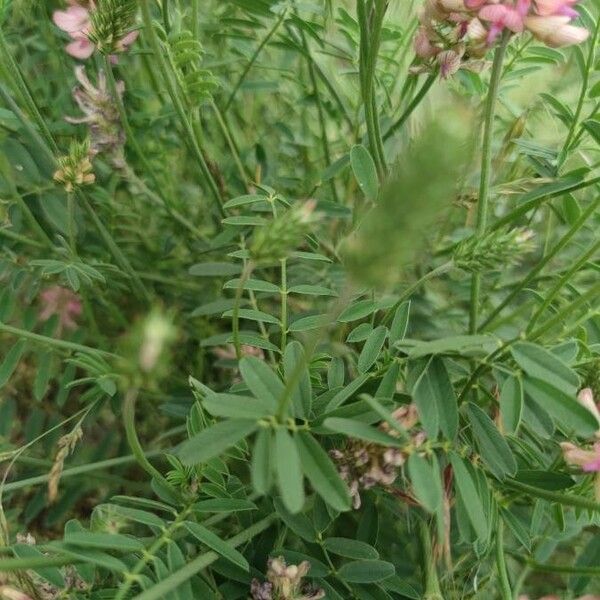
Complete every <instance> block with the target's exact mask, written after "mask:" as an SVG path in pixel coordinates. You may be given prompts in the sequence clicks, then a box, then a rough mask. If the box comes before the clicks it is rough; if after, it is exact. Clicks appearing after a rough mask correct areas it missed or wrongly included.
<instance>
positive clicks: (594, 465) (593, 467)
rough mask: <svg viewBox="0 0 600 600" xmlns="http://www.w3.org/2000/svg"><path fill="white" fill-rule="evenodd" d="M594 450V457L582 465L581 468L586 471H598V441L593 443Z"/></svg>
mask: <svg viewBox="0 0 600 600" xmlns="http://www.w3.org/2000/svg"><path fill="white" fill-rule="evenodd" d="M594 452H595V453H596V457H595V458H594V459H593V460H591V461H590V462H587V463H585V464H584V465H582V467H581V470H582V471H585V472H586V473H594V472H596V473H600V443H598V442H597V443H595V444H594Z"/></svg>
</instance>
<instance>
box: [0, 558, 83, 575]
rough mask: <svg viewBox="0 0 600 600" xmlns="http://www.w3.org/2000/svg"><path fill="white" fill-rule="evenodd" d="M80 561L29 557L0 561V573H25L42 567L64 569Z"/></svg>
mask: <svg viewBox="0 0 600 600" xmlns="http://www.w3.org/2000/svg"><path fill="white" fill-rule="evenodd" d="M80 562H81V560H78V559H76V558H72V557H66V556H64V557H63V556H31V557H25V558H2V559H0V571H2V572H6V571H8V572H11V571H25V570H28V569H38V568H39V569H41V568H43V567H64V566H66V565H73V564H77V563H80Z"/></svg>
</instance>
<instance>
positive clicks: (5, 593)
mask: <svg viewBox="0 0 600 600" xmlns="http://www.w3.org/2000/svg"><path fill="white" fill-rule="evenodd" d="M0 598H2V599H3V600H33V598H32V597H31V596H28V595H27V594H26V593H25V592H21V591H20V590H17V589H16V588H14V587H11V586H8V585H1V586H0Z"/></svg>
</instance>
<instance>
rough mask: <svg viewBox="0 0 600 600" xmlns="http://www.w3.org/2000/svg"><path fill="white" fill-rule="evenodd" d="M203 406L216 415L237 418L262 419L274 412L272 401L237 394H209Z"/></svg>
mask: <svg viewBox="0 0 600 600" xmlns="http://www.w3.org/2000/svg"><path fill="white" fill-rule="evenodd" d="M202 406H203V407H204V408H205V409H206V411H207V412H209V413H210V414H211V415H213V416H215V417H231V418H235V419H262V418H263V417H266V416H268V415H270V414H272V412H273V411H272V406H271V403H270V402H264V401H263V400H262V399H260V398H254V397H248V396H236V395H235V394H214V393H212V394H208V395H207V396H206V398H205V399H204V401H203V402H202Z"/></svg>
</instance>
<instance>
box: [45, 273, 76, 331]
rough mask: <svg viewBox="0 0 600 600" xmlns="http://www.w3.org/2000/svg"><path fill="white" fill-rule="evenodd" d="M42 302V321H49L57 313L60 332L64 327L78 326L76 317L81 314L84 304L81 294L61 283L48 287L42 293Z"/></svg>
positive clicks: (72, 327) (73, 327) (74, 327)
mask: <svg viewBox="0 0 600 600" xmlns="http://www.w3.org/2000/svg"><path fill="white" fill-rule="evenodd" d="M40 304H41V310H40V313H39V318H40V320H41V321H47V320H48V319H49V318H50V317H52V316H53V315H57V316H58V330H59V332H61V331H62V330H63V329H76V328H77V322H76V321H75V319H76V318H77V317H79V316H80V315H81V313H82V311H83V306H82V303H81V300H80V298H79V296H78V295H77V294H76V293H75V292H73V291H71V290H70V289H69V288H65V287H62V286H60V285H54V286H52V287H49V288H46V289H45V290H44V291H43V292H42V293H41V294H40Z"/></svg>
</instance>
